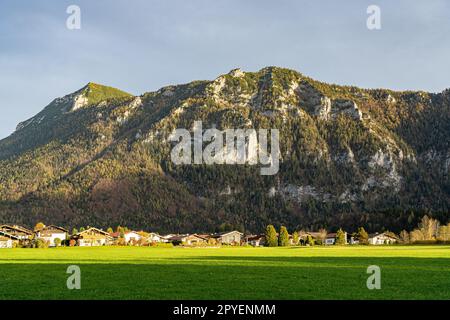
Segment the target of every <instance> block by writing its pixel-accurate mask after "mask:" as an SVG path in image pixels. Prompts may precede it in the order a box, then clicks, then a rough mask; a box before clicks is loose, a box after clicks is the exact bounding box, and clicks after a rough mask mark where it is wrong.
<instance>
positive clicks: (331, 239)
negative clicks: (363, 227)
mask: <svg viewBox="0 0 450 320" xmlns="http://www.w3.org/2000/svg"><path fill="white" fill-rule="evenodd" d="M344 237H345V244H348V240H347V232H346V231H344ZM325 244H326V245H333V244H336V232H332V233H327V236H326V237H325Z"/></svg>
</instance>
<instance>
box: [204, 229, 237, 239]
mask: <svg viewBox="0 0 450 320" xmlns="http://www.w3.org/2000/svg"><path fill="white" fill-rule="evenodd" d="M236 232H237V233H239V234H240V235H243V233H242V232H239V231H237V230H233V231H225V232H219V233H215V234H213V235H212V237H213V238H220V237H223V236H225V235H227V234H230V233H236Z"/></svg>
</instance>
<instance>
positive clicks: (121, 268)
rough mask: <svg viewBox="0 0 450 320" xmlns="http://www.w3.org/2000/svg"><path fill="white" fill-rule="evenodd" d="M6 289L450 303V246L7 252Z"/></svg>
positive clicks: (3, 262)
mask: <svg viewBox="0 0 450 320" xmlns="http://www.w3.org/2000/svg"><path fill="white" fill-rule="evenodd" d="M69 265H78V266H79V267H80V269H81V289H80V290H69V289H67V286H66V281H67V278H68V277H69V276H70V274H67V273H66V271H67V268H68V266H69ZM370 265H377V266H379V267H380V269H381V289H380V290H369V289H368V288H367V286H366V281H367V279H368V277H369V276H370V274H367V267H368V266H370ZM0 285H1V288H2V290H0V299H450V290H449V288H450V246H380V247H374V246H367V247H364V246H346V247H288V248H215V249H208V248H151V247H94V248H80V247H75V248H54V249H0Z"/></svg>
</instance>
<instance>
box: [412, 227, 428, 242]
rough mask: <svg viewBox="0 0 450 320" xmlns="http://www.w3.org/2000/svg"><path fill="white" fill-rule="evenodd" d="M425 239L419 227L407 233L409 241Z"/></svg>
mask: <svg viewBox="0 0 450 320" xmlns="http://www.w3.org/2000/svg"><path fill="white" fill-rule="evenodd" d="M420 240H425V237H424V235H423V233H422V231H420V230H419V229H415V230H413V231H411V232H410V233H409V241H410V242H411V243H414V242H416V241H420Z"/></svg>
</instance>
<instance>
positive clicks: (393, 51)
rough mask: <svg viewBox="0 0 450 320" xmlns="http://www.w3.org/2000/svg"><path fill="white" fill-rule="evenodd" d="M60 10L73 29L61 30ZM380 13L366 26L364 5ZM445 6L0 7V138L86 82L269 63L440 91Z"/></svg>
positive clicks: (176, 76) (446, 78) (219, 2)
mask: <svg viewBox="0 0 450 320" xmlns="http://www.w3.org/2000/svg"><path fill="white" fill-rule="evenodd" d="M70 5H77V6H79V8H80V10H81V19H80V21H81V28H80V29H74V30H71V29H68V28H67V26H66V20H67V19H68V18H69V16H70V14H68V13H67V12H66V10H67V7H68V6H70ZM369 5H377V6H378V7H379V8H380V21H381V29H378V30H369V29H368V28H367V24H366V21H367V19H368V18H369V15H370V14H368V13H367V8H368V6H369ZM449 57H450V1H446V0H429V1H423V0H397V1H392V0H383V1H381V0H379V1H377V0H370V1H366V0H347V1H335V0H330V1H325V0H315V1H307V0H305V1H302V0H281V1H272V0H214V1H211V0H116V1H113V0H95V1H94V0H86V1H84V0H70V1H65V0H53V1H50V0H40V1H33V2H31V1H25V0H0V112H1V113H0V114H1V116H0V139H1V138H4V137H6V136H8V135H9V134H11V133H12V132H13V131H14V129H15V127H16V125H17V124H18V123H19V122H21V121H23V120H26V119H28V118H30V117H32V116H33V115H35V114H36V113H38V112H39V111H40V110H42V109H43V108H44V107H45V106H46V105H47V104H48V103H50V102H51V101H52V100H53V99H54V98H56V97H61V96H64V95H66V94H68V93H71V92H74V91H76V90H78V89H79V88H81V87H83V86H84V85H85V84H86V83H88V82H96V83H101V84H105V85H109V86H113V87H117V88H120V89H122V90H125V91H127V92H130V93H132V94H136V95H139V94H142V93H144V92H148V91H155V90H157V89H159V88H160V87H163V86H165V85H169V84H179V83H186V82H190V81H192V80H204V79H215V78H216V77H217V76H219V75H221V74H224V73H227V72H229V71H230V70H231V69H234V68H238V67H239V68H241V69H242V70H244V71H257V70H259V69H261V68H263V67H265V66H280V67H286V68H291V69H295V70H298V71H300V72H301V73H303V74H305V75H308V76H310V77H313V78H315V79H317V80H321V81H325V82H330V83H337V84H347V85H356V86H359V87H364V88H390V89H396V90H425V91H431V92H440V91H442V90H444V89H445V88H449V87H450V59H449Z"/></svg>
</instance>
